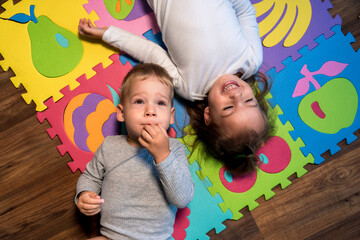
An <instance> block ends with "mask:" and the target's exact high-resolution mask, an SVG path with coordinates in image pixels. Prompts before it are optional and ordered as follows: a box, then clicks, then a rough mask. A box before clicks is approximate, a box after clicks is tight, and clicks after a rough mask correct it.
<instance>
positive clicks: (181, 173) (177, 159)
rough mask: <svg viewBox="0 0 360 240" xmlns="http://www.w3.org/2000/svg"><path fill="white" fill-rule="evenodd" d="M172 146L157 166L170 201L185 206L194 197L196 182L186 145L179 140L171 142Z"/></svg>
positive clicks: (176, 205) (178, 205)
mask: <svg viewBox="0 0 360 240" xmlns="http://www.w3.org/2000/svg"><path fill="white" fill-rule="evenodd" d="M172 140H174V139H172ZM170 146H171V147H170V149H171V152H170V154H169V156H168V157H167V158H166V159H165V160H164V161H162V162H161V163H159V164H155V167H156V169H157V170H158V173H159V178H160V181H161V183H162V186H163V188H164V191H165V195H166V198H167V199H168V201H169V202H170V203H171V204H173V205H174V206H175V207H177V208H184V207H186V206H187V205H188V204H189V203H190V201H191V200H192V198H193V195H194V183H193V181H192V178H191V173H190V170H189V163H188V161H187V157H186V153H185V149H184V146H183V145H182V144H181V143H180V142H179V141H178V140H175V141H173V142H172V143H170Z"/></svg>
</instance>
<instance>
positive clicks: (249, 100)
mask: <svg viewBox="0 0 360 240" xmlns="http://www.w3.org/2000/svg"><path fill="white" fill-rule="evenodd" d="M252 100H253V99H252V98H250V99H248V100H246V101H245V102H251V101H252Z"/></svg>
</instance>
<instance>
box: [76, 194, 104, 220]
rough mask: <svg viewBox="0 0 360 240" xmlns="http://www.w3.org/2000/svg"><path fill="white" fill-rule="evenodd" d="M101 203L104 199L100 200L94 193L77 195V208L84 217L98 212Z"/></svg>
mask: <svg viewBox="0 0 360 240" xmlns="http://www.w3.org/2000/svg"><path fill="white" fill-rule="evenodd" d="M103 203H104V199H101V198H100V196H99V195H97V194H96V193H95V192H89V191H84V192H82V193H80V195H79V200H78V203H77V207H78V208H79V210H80V212H82V213H83V214H85V215H86V216H93V215H95V214H98V213H99V212H100V210H101V204H103Z"/></svg>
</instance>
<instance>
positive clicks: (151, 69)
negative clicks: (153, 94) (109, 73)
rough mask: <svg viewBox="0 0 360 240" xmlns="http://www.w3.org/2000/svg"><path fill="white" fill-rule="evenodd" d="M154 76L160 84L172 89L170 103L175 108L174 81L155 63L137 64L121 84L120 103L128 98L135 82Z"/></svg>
mask: <svg viewBox="0 0 360 240" xmlns="http://www.w3.org/2000/svg"><path fill="white" fill-rule="evenodd" d="M152 75H153V76H155V77H156V79H157V80H158V81H159V82H160V83H162V84H164V85H166V86H168V87H169V88H170V102H171V106H173V99H174V85H173V80H172V78H171V77H170V75H169V73H168V72H167V71H166V70H165V69H164V68H163V67H161V66H159V65H157V64H153V63H141V64H137V65H136V66H135V67H133V68H132V69H131V70H130V71H129V72H128V74H127V75H126V76H125V78H124V80H123V82H122V84H121V94H120V103H122V102H124V100H125V98H126V97H127V95H128V92H129V87H130V85H131V82H133V81H134V80H140V81H143V80H145V79H147V78H148V77H150V76H152Z"/></svg>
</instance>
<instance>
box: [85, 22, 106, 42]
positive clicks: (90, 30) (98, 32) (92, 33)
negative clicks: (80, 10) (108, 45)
mask: <svg viewBox="0 0 360 240" xmlns="http://www.w3.org/2000/svg"><path fill="white" fill-rule="evenodd" d="M78 29H79V33H80V35H83V36H85V37H89V38H93V39H102V36H103V35H104V32H105V31H106V29H107V28H98V27H95V26H94V24H92V22H91V20H90V19H86V18H83V19H80V22H79V27H78Z"/></svg>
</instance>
